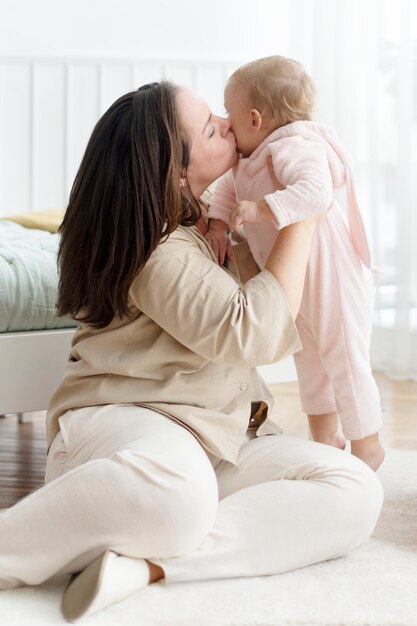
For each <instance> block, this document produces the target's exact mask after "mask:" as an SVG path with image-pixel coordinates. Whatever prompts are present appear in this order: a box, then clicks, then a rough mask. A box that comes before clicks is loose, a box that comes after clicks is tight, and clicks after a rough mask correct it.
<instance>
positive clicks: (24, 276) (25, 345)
mask: <svg viewBox="0 0 417 626" xmlns="http://www.w3.org/2000/svg"><path fill="white" fill-rule="evenodd" d="M41 217H42V214H39V218H41ZM18 221H20V222H23V223H24V222H25V220H24V216H20V218H19V220H18ZM32 221H33V220H32ZM38 222H42V220H41V219H38ZM34 224H35V225H36V221H35V222H34ZM32 225H33V224H32ZM38 225H39V224H38ZM41 228H42V224H41ZM41 228H33V227H31V228H27V226H23V225H22V223H17V222H16V221H12V220H9V219H4V220H0V415H2V414H7V413H17V414H18V415H19V417H20V418H21V419H22V414H23V413H25V412H31V411H38V410H44V409H46V408H47V406H48V402H49V398H50V396H51V394H52V392H53V390H54V388H55V386H56V385H57V383H58V381H59V379H60V378H61V376H62V374H63V371H64V368H65V363H66V360H67V355H68V351H69V347H70V343H71V338H72V335H73V332H74V327H75V326H76V323H75V322H74V321H73V320H71V319H69V318H58V317H57V316H56V311H55V302H56V296H57V285H58V274H57V265H56V256H57V249H58V242H59V235H58V234H57V233H56V232H49V231H48V230H46V229H41ZM52 230H56V227H54V228H52Z"/></svg>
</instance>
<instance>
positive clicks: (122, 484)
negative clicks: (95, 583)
mask: <svg viewBox="0 0 417 626" xmlns="http://www.w3.org/2000/svg"><path fill="white" fill-rule="evenodd" d="M60 424H61V432H60V433H59V434H58V435H57V437H56V439H55V440H54V442H53V444H52V446H51V449H50V452H49V456H48V462H47V470H46V485H45V486H44V487H42V488H41V489H39V490H38V491H36V492H34V493H32V494H31V495H29V496H28V497H26V498H25V499H23V500H22V501H20V502H19V503H18V504H16V505H15V506H13V507H12V508H10V509H7V510H5V511H2V512H1V513H0V588H8V587H13V586H18V585H22V584H26V585H37V584H39V583H42V582H43V581H45V580H47V579H48V578H50V577H51V576H53V575H54V574H57V573H60V574H62V573H73V572H77V571H80V570H82V569H83V568H85V567H86V566H87V565H88V564H89V563H91V561H93V560H94V559H95V558H96V557H97V556H99V555H100V554H101V553H102V552H104V551H105V550H108V549H110V550H113V551H115V552H117V553H118V554H122V555H127V556H131V557H141V558H146V559H148V560H150V561H151V562H153V563H156V564H157V565H159V566H160V567H162V569H163V570H164V572H165V577H166V581H167V582H171V581H187V580H198V579H211V578H227V577H237V576H258V575H265V574H278V573H280V572H286V571H288V570H292V569H294V568H298V567H303V566H305V565H309V564H311V563H316V562H318V561H322V560H324V559H332V558H335V557H338V556H341V555H343V554H346V553H347V552H349V551H350V550H353V549H354V548H357V547H358V546H359V545H361V544H362V543H364V542H365V541H366V540H367V539H368V538H369V536H370V534H371V533H372V530H373V528H374V526H375V523H376V521H377V519H378V515H379V512H380V509H381V504H382V489H381V486H380V483H379V481H378V479H377V478H376V476H375V474H374V473H373V472H372V471H371V470H370V469H369V468H368V467H367V466H366V465H365V464H364V463H362V462H361V461H359V460H358V459H357V458H356V457H354V456H350V455H349V454H347V453H344V452H342V451H340V450H338V449H336V448H333V447H329V446H325V445H322V444H319V443H314V442H310V441H303V440H300V439H295V438H291V437H286V436H285V435H269V436H265V437H259V438H256V437H253V436H252V435H251V436H248V440H247V441H245V442H244V443H243V445H242V448H241V450H240V454H239V458H238V465H237V466H235V465H232V464H231V463H229V462H226V461H222V460H220V459H216V458H213V457H209V456H208V455H207V453H206V452H205V450H204V449H203V448H202V447H201V445H200V444H199V442H198V441H197V439H196V438H195V437H194V436H193V435H192V434H191V433H190V432H189V431H187V430H186V429H185V428H183V427H182V426H180V425H179V424H177V423H176V422H174V421H172V420H170V419H169V418H167V417H164V416H162V415H160V414H158V413H154V412H153V411H150V410H148V409H145V408H141V407H136V406H133V405H110V406H102V407H90V408H86V409H80V410H77V411H69V412H68V413H66V414H65V415H64V416H63V417H62V418H61V420H60Z"/></svg>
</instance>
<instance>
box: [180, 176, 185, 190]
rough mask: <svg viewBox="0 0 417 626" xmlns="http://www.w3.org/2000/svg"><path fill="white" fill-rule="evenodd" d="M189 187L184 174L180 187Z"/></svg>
mask: <svg viewBox="0 0 417 626" xmlns="http://www.w3.org/2000/svg"><path fill="white" fill-rule="evenodd" d="M186 186H187V177H186V175H185V174H183V175H182V176H181V178H180V187H186Z"/></svg>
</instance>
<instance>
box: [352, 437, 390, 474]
mask: <svg viewBox="0 0 417 626" xmlns="http://www.w3.org/2000/svg"><path fill="white" fill-rule="evenodd" d="M351 451H352V454H354V455H355V456H357V457H358V458H359V459H361V460H362V461H364V462H365V463H366V464H367V465H369V467H370V468H372V469H373V470H374V471H375V472H376V470H377V469H378V467H379V466H380V465H381V463H382V461H383V460H384V458H385V450H384V448H383V446H382V444H381V442H380V441H379V435H378V433H375V434H373V435H368V437H363V438H362V439H353V440H352V441H351Z"/></svg>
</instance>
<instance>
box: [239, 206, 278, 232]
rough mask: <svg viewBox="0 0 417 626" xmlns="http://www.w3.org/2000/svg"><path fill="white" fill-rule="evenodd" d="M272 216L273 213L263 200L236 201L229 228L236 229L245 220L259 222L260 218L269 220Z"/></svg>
mask: <svg viewBox="0 0 417 626" xmlns="http://www.w3.org/2000/svg"><path fill="white" fill-rule="evenodd" d="M273 217H274V216H273V213H272V211H271V209H270V208H269V206H268V205H267V203H266V202H265V200H258V202H251V201H249V200H242V201H241V202H238V203H237V205H236V207H235V209H234V211H233V213H232V214H231V216H230V220H229V228H230V230H237V229H238V228H239V226H241V225H242V224H245V222H250V223H254V222H261V221H262V220H270V219H271V218H273Z"/></svg>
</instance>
